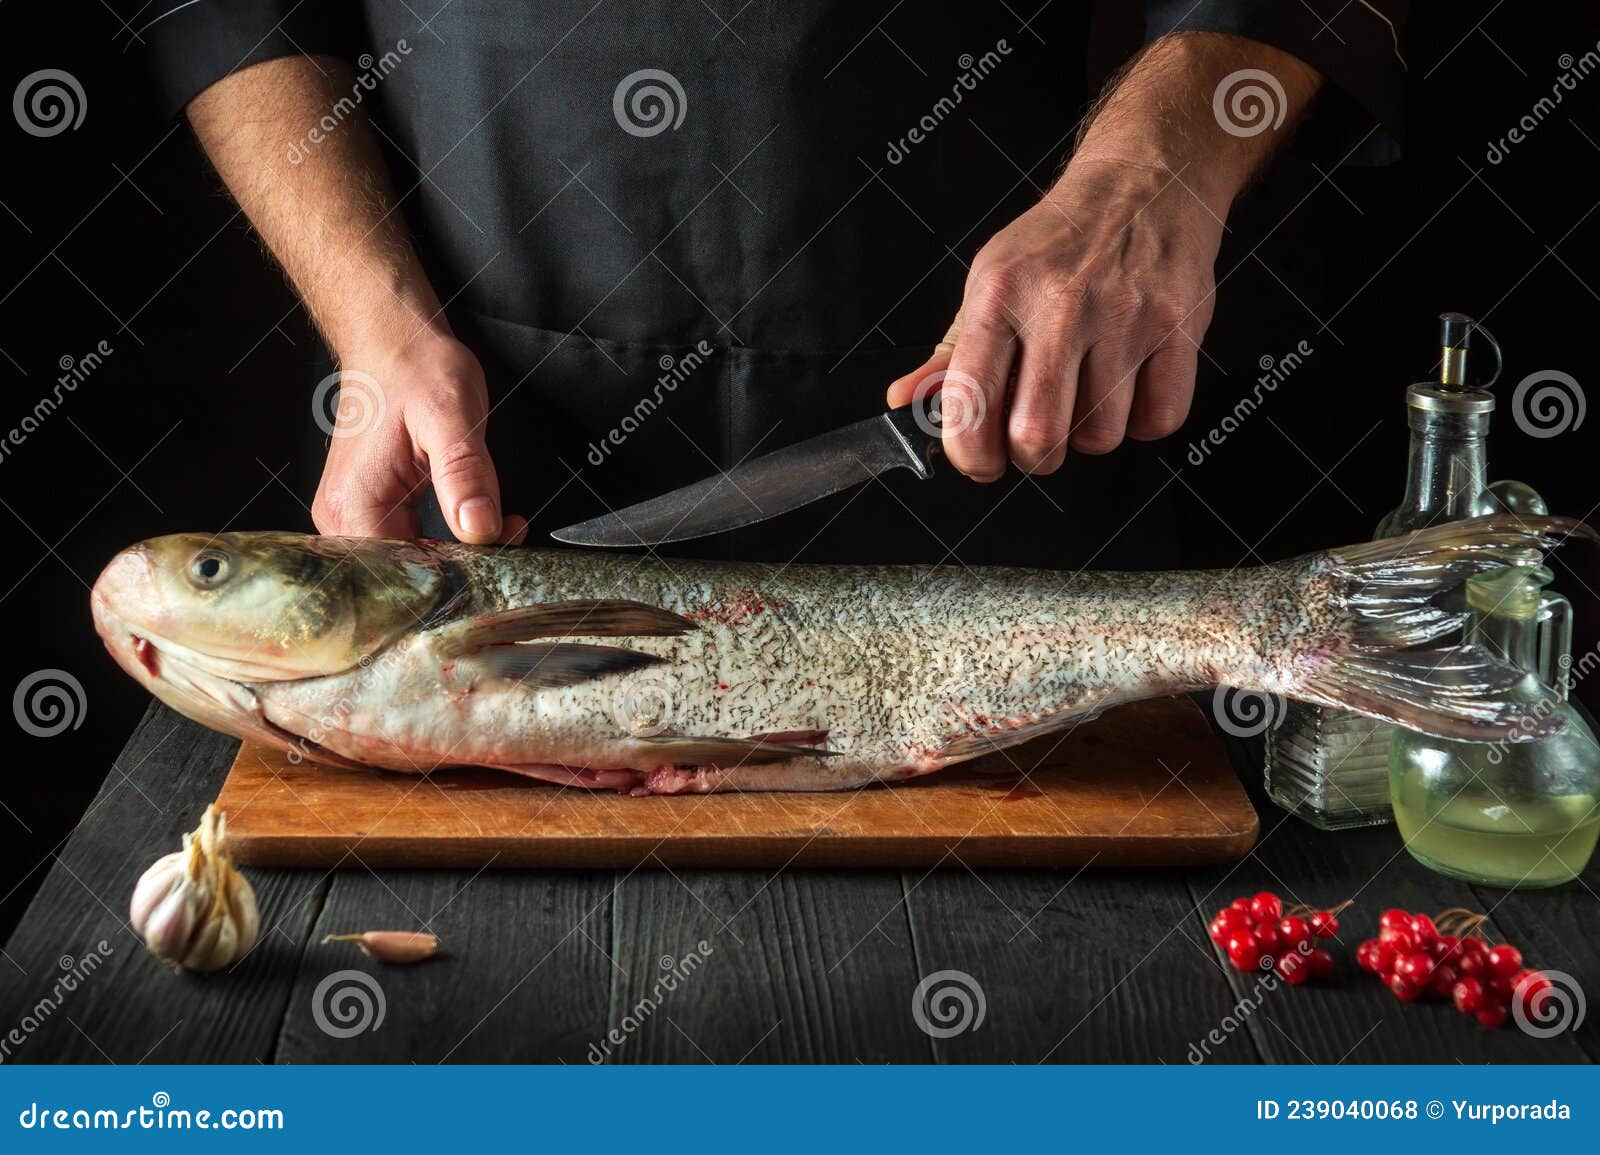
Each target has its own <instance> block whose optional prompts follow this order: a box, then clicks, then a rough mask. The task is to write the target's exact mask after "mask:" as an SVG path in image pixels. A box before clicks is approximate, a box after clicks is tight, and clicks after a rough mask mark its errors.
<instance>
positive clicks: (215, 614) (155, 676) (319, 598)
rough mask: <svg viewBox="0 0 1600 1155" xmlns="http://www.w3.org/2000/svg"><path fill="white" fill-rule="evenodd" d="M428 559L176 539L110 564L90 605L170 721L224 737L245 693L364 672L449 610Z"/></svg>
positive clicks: (105, 636)
mask: <svg viewBox="0 0 1600 1155" xmlns="http://www.w3.org/2000/svg"><path fill="white" fill-rule="evenodd" d="M455 588H456V582H455V581H454V579H453V576H452V570H451V568H450V564H449V562H448V561H447V560H446V559H445V558H444V557H443V556H442V555H441V554H439V553H437V552H436V551H434V550H432V549H431V548H429V547H428V546H425V545H420V544H417V543H412V542H399V541H380V540H370V539H362V538H337V537H314V536H310V535H306V534H293V533H225V534H201V533H180V534H172V535H169V536H166V537H158V538H152V539H150V540H149V541H143V542H140V543H139V544H138V545H134V546H130V547H129V548H127V549H125V550H123V551H122V552H121V553H119V554H117V556H116V557H114V558H112V560H111V562H110V564H108V565H107V566H106V568H105V570H104V571H103V572H102V573H101V574H100V577H99V579H98V580H97V581H96V582H95V585H94V589H93V591H92V592H91V594H90V605H91V607H92V610H93V613H94V621H95V628H96V630H98V631H99V633H100V637H101V638H102V640H104V642H105V644H106V647H107V649H109V650H110V651H111V654H112V656H113V657H115V658H116V659H117V662H118V664H120V665H121V666H122V668H123V669H124V670H126V671H127V672H128V673H129V674H130V675H132V676H133V677H134V678H135V679H136V680H137V681H138V682H140V683H141V684H142V685H144V686H145V687H146V688H147V689H149V690H150V691H151V692H152V693H154V694H156V695H157V696H158V697H160V698H161V699H162V700H163V701H165V702H167V703H168V704H169V705H171V706H173V707H174V708H175V709H177V710H179V711H181V712H182V713H184V714H187V715H189V716H190V717H192V718H195V719H197V720H198V721H201V722H204V723H206V724H207V725H210V726H213V727H215V728H217V729H221V730H226V731H228V732H230V733H241V725H240V719H239V715H240V714H241V712H245V713H248V712H251V711H254V712H256V713H257V714H259V709H258V708H257V707H256V706H255V696H254V693H253V692H252V691H251V690H250V688H249V687H250V686H251V685H252V684H258V683H263V682H283V681H294V680H299V679H304V678H317V677H324V676H327V675H331V674H338V673H342V672H344V671H347V670H350V669H352V668H353V667H355V666H357V665H362V664H365V663H367V662H368V661H370V660H371V658H372V657H373V656H374V655H376V654H377V653H379V652H380V651H381V650H383V649H384V648H385V647H387V646H388V645H390V644H391V643H392V642H394V641H395V640H396V639H397V638H399V637H402V636H404V635H405V634H407V633H409V632H411V631H412V630H414V629H416V628H418V627H420V626H421V625H422V624H423V623H425V622H426V621H427V620H428V619H429V618H430V616H431V615H433V614H435V613H436V611H437V610H439V608H440V607H441V606H442V605H443V604H444V603H445V602H446V601H448V600H449V599H450V597H451V595H452V592H453V590H454V589H455Z"/></svg>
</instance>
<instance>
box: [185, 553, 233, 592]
mask: <svg viewBox="0 0 1600 1155" xmlns="http://www.w3.org/2000/svg"><path fill="white" fill-rule="evenodd" d="M232 572H233V559H232V558H231V557H229V556H228V555H227V554H226V553H224V552H223V551H222V550H220V549H203V550H201V551H200V552H199V553H197V554H195V555H194V560H193V561H191V562H190V563H189V581H190V583H191V584H192V585H195V586H198V587H199V588H200V589H203V590H209V589H214V588H216V587H217V586H219V585H221V584H222V583H223V582H225V581H227V580H228V575H229V574H230V573H232Z"/></svg>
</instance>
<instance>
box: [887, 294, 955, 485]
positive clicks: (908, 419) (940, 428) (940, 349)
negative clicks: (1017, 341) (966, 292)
mask: <svg viewBox="0 0 1600 1155" xmlns="http://www.w3.org/2000/svg"><path fill="white" fill-rule="evenodd" d="M960 337H961V310H959V309H957V310H956V316H955V320H953V321H951V322H950V328H949V329H948V330H946V331H945V335H944V337H943V339H941V340H940V342H939V343H938V344H937V345H935V346H934V349H933V351H934V355H935V356H937V355H938V354H941V353H943V354H945V355H946V356H948V355H949V354H951V353H953V352H955V348H956V341H957V340H958V339H960ZM885 416H886V417H887V418H888V420H889V424H890V425H892V426H893V427H894V431H895V432H896V433H897V434H899V435H900V440H902V441H904V442H905V444H906V448H907V449H909V450H910V451H911V452H912V453H913V454H914V455H915V456H916V458H917V460H918V461H919V462H920V463H921V464H920V466H919V468H918V469H917V474H918V476H920V477H922V478H923V479H927V478H928V477H929V476H931V475H932V473H933V462H934V459H935V458H936V457H938V456H939V455H940V454H941V453H943V452H944V425H943V414H942V412H941V411H940V408H939V391H938V390H937V389H933V390H930V391H929V392H928V394H927V395H926V396H924V397H915V396H913V397H912V399H911V403H910V404H909V405H902V406H900V408H898V409H891V410H889V412H888V413H887V414H885Z"/></svg>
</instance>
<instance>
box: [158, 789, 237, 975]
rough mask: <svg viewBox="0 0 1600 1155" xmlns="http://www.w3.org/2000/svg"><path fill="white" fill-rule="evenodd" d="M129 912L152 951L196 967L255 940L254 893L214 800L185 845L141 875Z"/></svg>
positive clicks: (229, 958)
mask: <svg viewBox="0 0 1600 1155" xmlns="http://www.w3.org/2000/svg"><path fill="white" fill-rule="evenodd" d="M129 917H130V919H131V921H132V923H133V929H134V930H136V931H138V932H139V933H140V934H142V935H143V936H144V944H145V946H147V947H149V948H150V952H151V953H152V954H154V955H156V956H157V957H158V958H164V959H167V960H169V961H171V962H174V963H176V964H177V965H179V966H181V967H184V968H186V969H188V970H192V971H214V970H221V969H222V968H223V967H225V966H227V965H228V964H229V963H232V962H234V961H235V960H237V959H239V958H241V957H243V956H244V954H245V953H246V952H247V951H249V949H250V948H251V947H252V946H254V945H255V941H256V934H257V932H258V931H259V929H260V925H261V916H260V914H259V912H258V911H257V909H256V894H255V891H254V890H252V889H251V888H250V882H249V880H248V879H246V878H245V877H244V875H242V874H240V873H239V872H238V871H237V870H235V869H234V866H233V862H232V860H231V859H230V858H229V857H228V848H227V838H226V819H225V816H224V815H221V814H218V813H217V809H216V807H215V806H208V807H206V812H205V814H204V815H203V816H202V817H201V819H200V826H199V828H198V829H197V830H195V831H193V832H192V833H190V834H185V835H184V836H183V849H182V850H177V851H174V852H173V853H171V854H169V855H167V856H166V857H164V858H161V859H159V860H158V861H157V862H156V863H155V864H154V865H153V866H151V867H150V869H149V870H147V871H145V872H144V874H143V876H142V877H140V879H139V883H138V885H137V886H135V887H134V889H133V901H132V902H131V903H130V904H129Z"/></svg>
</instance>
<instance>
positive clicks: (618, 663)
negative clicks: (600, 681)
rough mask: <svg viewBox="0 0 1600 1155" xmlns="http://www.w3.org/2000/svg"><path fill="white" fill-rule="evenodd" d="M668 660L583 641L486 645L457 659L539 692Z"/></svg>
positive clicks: (472, 668)
mask: <svg viewBox="0 0 1600 1155" xmlns="http://www.w3.org/2000/svg"><path fill="white" fill-rule="evenodd" d="M665 660H666V659H665V658H662V657H660V656H659V655H657V654H648V653H645V652H644V651H643V650H625V649H623V648H622V647H621V646H592V645H586V644H583V643H580V642H526V643H524V644H522V645H495V646H485V647H484V648H482V649H480V650H477V651H475V652H473V653H470V654H465V655H463V656H462V657H460V658H458V659H456V664H457V667H458V668H460V667H465V669H466V670H467V671H468V672H472V673H479V674H483V675H486V676H489V677H494V678H504V679H506V680H508V681H513V682H520V683H522V684H523V685H527V686H532V687H534V688H535V689H552V688H557V687H562V686H575V685H577V684H578V683H580V682H587V681H589V680H591V679H593V678H601V677H605V676H606V675H608V674H624V673H628V672H629V671H632V670H640V669H643V668H644V667H646V666H654V665H656V664H658V663H660V662H664V661H665Z"/></svg>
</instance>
